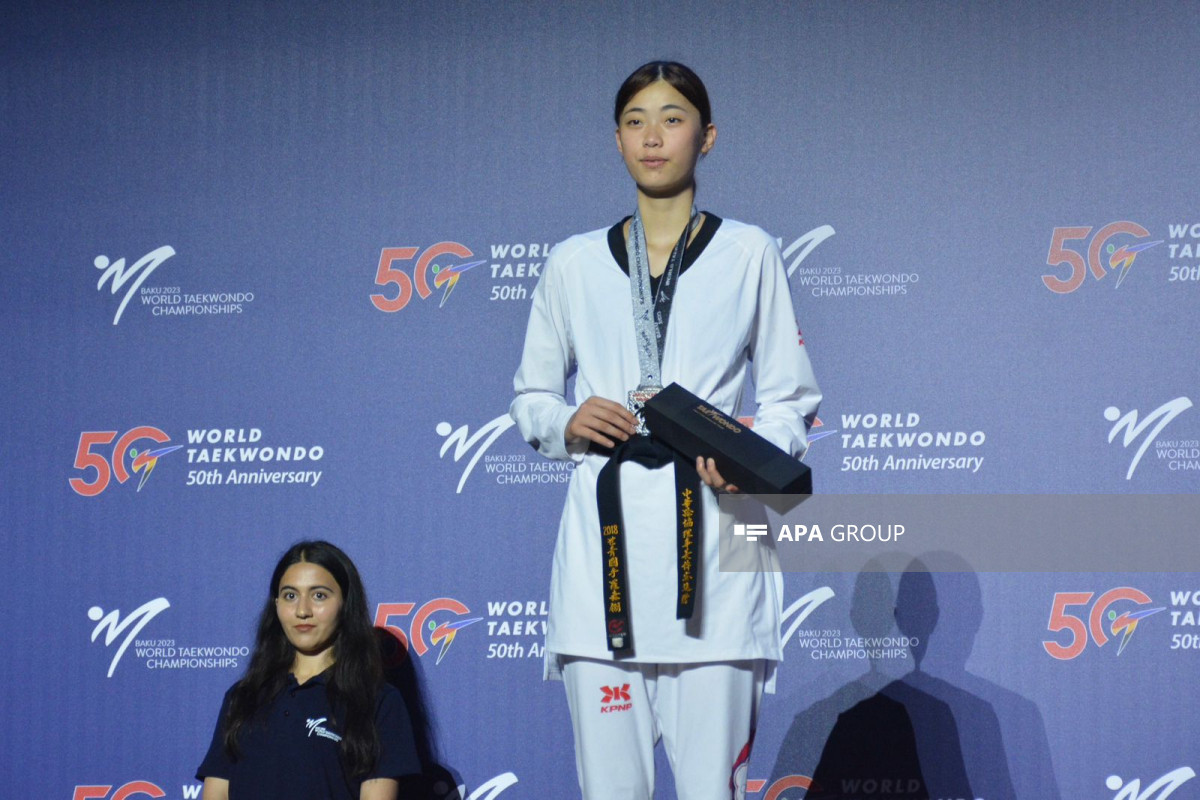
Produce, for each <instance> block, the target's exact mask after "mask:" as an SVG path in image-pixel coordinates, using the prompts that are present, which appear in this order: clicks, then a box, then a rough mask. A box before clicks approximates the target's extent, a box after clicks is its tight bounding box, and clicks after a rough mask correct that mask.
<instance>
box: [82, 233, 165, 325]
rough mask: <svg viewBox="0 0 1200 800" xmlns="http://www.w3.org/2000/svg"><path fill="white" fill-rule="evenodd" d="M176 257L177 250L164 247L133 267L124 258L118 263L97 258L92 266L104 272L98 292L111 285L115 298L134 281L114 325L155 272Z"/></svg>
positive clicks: (104, 257) (146, 256) (105, 257)
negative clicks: (168, 260)
mask: <svg viewBox="0 0 1200 800" xmlns="http://www.w3.org/2000/svg"><path fill="white" fill-rule="evenodd" d="M173 255H175V248H173V247H170V246H169V245H164V246H162V247H159V248H158V249H156V250H151V251H150V252H149V253H147V254H146V255H144V256H142V257H141V258H139V259H138V260H137V261H135V262H134V263H133V266H131V267H127V266H126V265H125V259H124V258H118V259H117V260H116V261H113V260H111V259H110V258H109V257H108V256H105V255H100V256H96V259H95V260H94V261H93V262H92V264H93V265H94V266H95V267H96V269H98V270H102V272H101V275H100V280H99V282H97V283H96V290H97V291H102V290H103V289H104V284H105V283H106V282H107V283H108V284H109V291H110V292H112V294H113V295H114V296H115V295H116V293H117V292H119V291H120V290H121V289H122V288H123V287H124V286H125V284H126V283H128V282H129V281H131V280H132V281H133V285H131V286H130V287H129V291H127V292H125V296H124V297H123V298H121V304H120V305H118V306H117V313H116V315H115V316H114V317H113V325H116V324H117V323H118V322H120V321H121V315H122V314H124V313H125V306H127V305H129V300H130V298H132V297H133V296H134V295H135V294H137V291H138V289H140V288H141V286H142V284H143V283H145V282H146V279H147V278H149V277H150V276H151V275H152V274H154V271H155V270H156V269H158V268H159V267H161V266H162V265H163V262H165V261H166V260H167V259H168V258H170V257H171V256H173Z"/></svg>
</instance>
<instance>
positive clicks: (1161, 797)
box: [1104, 767, 1196, 800]
mask: <svg viewBox="0 0 1200 800" xmlns="http://www.w3.org/2000/svg"><path fill="white" fill-rule="evenodd" d="M1194 777H1196V772H1195V770H1193V769H1192V768H1191V767H1178V768H1176V769H1173V770H1171V771H1170V772H1168V773H1167V774H1166V775H1163V776H1162V777H1161V778H1159V779H1158V780H1156V781H1154V782H1153V783H1151V784H1150V785H1149V786H1147V787H1146V788H1145V789H1143V788H1142V782H1141V780H1140V779H1138V778H1134V779H1133V780H1131V781H1129V782H1128V783H1126V782H1125V780H1124V779H1123V778H1122V777H1121V776H1120V775H1109V776H1108V777H1107V778H1105V780H1104V785H1105V787H1107V788H1108V789H1109V790H1111V791H1114V792H1116V794H1115V795H1113V799H1112V800H1167V798H1168V797H1170V796H1171V795H1173V794H1175V790H1176V789H1178V788H1179V787H1180V786H1182V785H1183V784H1185V783H1187V782H1188V781H1190V780H1191V779H1192V778H1194Z"/></svg>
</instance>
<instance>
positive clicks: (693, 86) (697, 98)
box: [613, 61, 712, 128]
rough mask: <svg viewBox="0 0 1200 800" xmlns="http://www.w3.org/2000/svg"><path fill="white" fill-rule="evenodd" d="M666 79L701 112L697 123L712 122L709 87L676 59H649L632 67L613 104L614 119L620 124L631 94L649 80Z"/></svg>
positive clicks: (647, 84) (704, 126)
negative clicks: (649, 60)
mask: <svg viewBox="0 0 1200 800" xmlns="http://www.w3.org/2000/svg"><path fill="white" fill-rule="evenodd" d="M658 81H666V82H667V83H669V84H670V85H671V86H672V87H673V88H674V89H675V90H676V91H677V92H679V93H680V94H681V95H683V96H684V97H686V98H687V101H688V102H689V103H691V104H692V105H694V106H695V107H696V110H698V111H699V112H700V125H701V127H703V128H707V127H708V126H709V125H711V124H712V106H710V105H709V102H708V90H707V89H705V88H704V81H702V80H700V76H699V75H697V74H696V73H695V72H692V70H691V69H689V68H688V67H686V66H684V65H683V64H680V63H679V62H678V61H651V62H649V63H646V64H642V65H641V66H640V67H638V68H637V69H635V70H634V71H633V72H632V73H631V74H630V76H629V77H628V78H626V79H625V82H624V83H622V84H621V88H620V89H618V90H617V100H616V102H615V103H614V104H613V122H615V123H616V124H617V125H620V124H621V112H622V111H623V110H624V109H625V106H627V105H628V104H629V101H630V100H631V99H633V96H634V95H635V94H637V93H638V92H640V91H641V90H642V89H645V88H646V87H647V86H649V85H650V84H652V83H656V82H658Z"/></svg>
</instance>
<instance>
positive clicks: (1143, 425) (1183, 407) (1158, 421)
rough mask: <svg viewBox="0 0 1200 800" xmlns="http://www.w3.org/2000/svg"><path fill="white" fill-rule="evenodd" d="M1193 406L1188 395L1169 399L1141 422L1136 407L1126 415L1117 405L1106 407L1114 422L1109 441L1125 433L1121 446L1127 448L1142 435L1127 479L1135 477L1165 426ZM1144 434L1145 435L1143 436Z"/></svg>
mask: <svg viewBox="0 0 1200 800" xmlns="http://www.w3.org/2000/svg"><path fill="white" fill-rule="evenodd" d="M1191 407H1192V401H1191V400H1190V399H1188V398H1187V397H1176V398H1175V399H1174V400H1169V401H1167V402H1166V403H1163V404H1162V405H1161V406H1159V407H1158V408H1156V409H1154V410H1153V411H1151V412H1150V413H1149V414H1147V415H1146V416H1145V417H1143V418H1142V419H1141V421H1140V422H1139V421H1138V416H1139V415H1138V411H1137V409H1136V408H1134V409H1130V410H1129V411H1128V412H1126V413H1125V414H1124V415H1122V414H1121V409H1119V408H1117V407H1116V406H1109V407H1108V408H1106V409H1104V418H1105V419H1106V420H1108V421H1109V422H1111V423H1113V426H1112V428H1110V429H1109V431H1108V441H1109V443H1110V444H1111V443H1112V441H1113V440H1114V439H1116V438H1117V434H1121V433H1123V434H1124V436H1123V437H1122V439H1121V446H1122V447H1126V448H1127V447H1129V446H1130V445H1131V444H1135V443H1136V442H1137V439H1138V437H1139V436H1142V441H1141V444H1140V445H1138V448H1137V450H1136V451H1135V452H1134V455H1133V459H1132V460H1131V461H1130V462H1129V470H1128V471H1127V472H1126V473H1125V480H1129V479H1130V478H1132V477H1133V471H1134V470H1136V469H1137V466H1138V463H1139V462H1140V461H1141V460H1142V456H1143V455H1145V453H1146V449H1147V448H1148V447H1150V443H1151V442H1153V441H1154V440H1155V439H1156V438H1157V437H1158V435H1159V434H1160V433H1162V431H1163V428H1165V427H1167V425H1169V424H1170V423H1171V421H1172V420H1173V419H1175V418H1176V417H1178V416H1179V415H1180V414H1182V413H1183V412H1184V411H1187V410H1188V409H1189V408H1191ZM1152 425H1153V426H1154V427H1153V428H1151V426H1152ZM1147 429H1149V431H1150V432H1149V433H1146V431H1147ZM1143 434H1145V435H1144V436H1143Z"/></svg>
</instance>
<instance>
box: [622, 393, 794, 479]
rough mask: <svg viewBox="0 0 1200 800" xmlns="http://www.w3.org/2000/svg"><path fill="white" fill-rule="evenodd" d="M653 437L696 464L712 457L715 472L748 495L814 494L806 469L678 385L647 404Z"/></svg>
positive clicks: (748, 429)
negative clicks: (700, 458) (703, 458)
mask: <svg viewBox="0 0 1200 800" xmlns="http://www.w3.org/2000/svg"><path fill="white" fill-rule="evenodd" d="M642 416H643V417H644V418H645V420H646V425H647V426H648V427H649V428H650V435H651V436H653V437H654V438H656V439H658V440H660V441H662V442H663V443H665V444H667V445H669V446H670V447H671V448H673V449H675V450H677V451H679V452H680V453H682V454H683V455H685V456H687V457H688V458H689V459H691V460H692V461H695V460H696V456H704V457H706V458H712V459H714V460H715V461H716V464H717V471H718V472H720V473H721V476H722V477H724V478H725V479H726V480H728V481H729V482H730V483H732V484H734V485H735V486H737V487H738V489H739V490H741V491H743V492H748V493H750V494H812V470H811V469H809V468H808V465H806V464H804V463H802V462H800V461H797V460H796V459H794V458H792V457H791V456H790V455H788V454H787V453H785V452H784V451H782V450H780V449H779V448H778V447H776V446H775V445H773V444H771V443H770V442H768V441H767V440H766V439H764V438H763V437H761V436H759V435H758V434H757V433H755V432H754V431H752V430H751V429H750V428H748V427H746V426H745V425H743V424H742V423H740V422H738V421H737V420H736V419H734V418H733V417H731V416H729V415H728V414H726V413H724V412H723V411H721V410H720V409H717V408H715V407H713V406H711V405H709V404H708V403H706V402H704V401H703V400H701V399H700V398H699V397H697V396H696V395H694V394H692V393H691V392H689V391H688V390H687V389H684V388H683V387H682V386H680V385H679V384H677V383H672V384H671V385H670V386H668V387H666V388H665V389H663V390H662V391H660V392H659V393H658V394H656V395H654V397H652V398H650V399H649V400H647V401H646V404H645V406H644V407H643V408H642Z"/></svg>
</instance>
